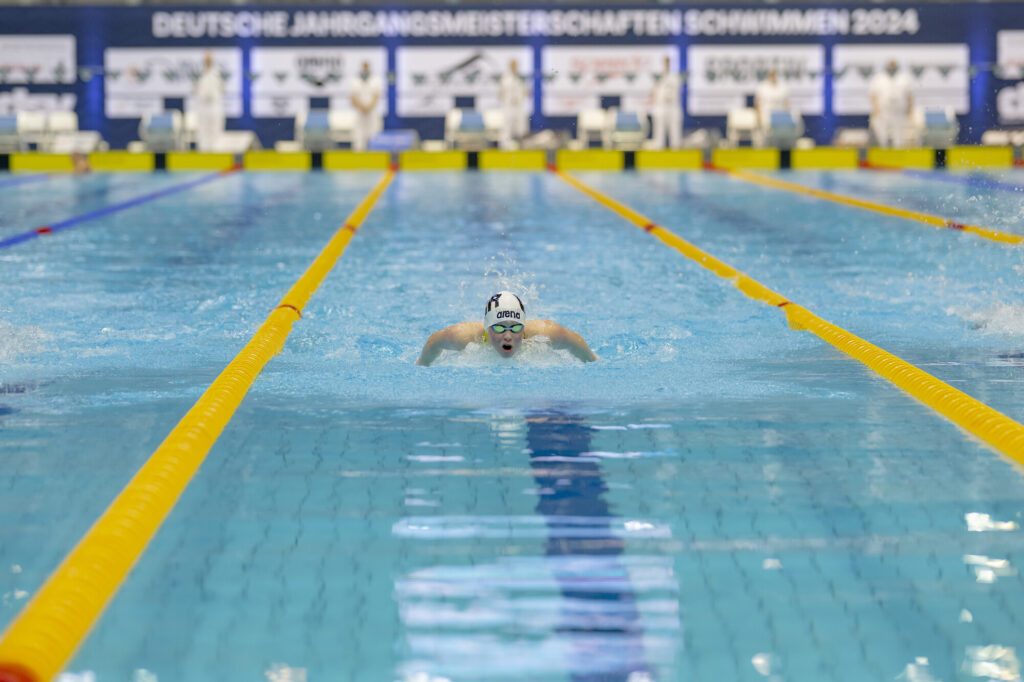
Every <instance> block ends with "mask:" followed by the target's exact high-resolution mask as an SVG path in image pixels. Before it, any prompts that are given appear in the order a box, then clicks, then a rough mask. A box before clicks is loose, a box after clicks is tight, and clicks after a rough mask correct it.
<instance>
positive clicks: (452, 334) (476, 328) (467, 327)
mask: <svg viewBox="0 0 1024 682" xmlns="http://www.w3.org/2000/svg"><path fill="white" fill-rule="evenodd" d="M444 331H445V333H447V334H448V335H449V338H452V339H457V340H459V341H465V342H466V343H469V342H470V341H480V340H481V339H482V338H483V336H484V325H483V322H456V323H455V324H453V325H452V326H450V327H445V329H444Z"/></svg>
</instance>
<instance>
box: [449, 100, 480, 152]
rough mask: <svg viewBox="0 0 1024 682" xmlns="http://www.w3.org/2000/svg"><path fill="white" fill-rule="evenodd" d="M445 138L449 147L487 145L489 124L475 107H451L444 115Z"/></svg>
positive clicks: (466, 147)
mask: <svg viewBox="0 0 1024 682" xmlns="http://www.w3.org/2000/svg"><path fill="white" fill-rule="evenodd" d="M444 140H445V145H446V146H447V147H448V148H449V149H483V148H485V147H487V126H486V124H485V123H484V117H483V114H481V113H480V112H479V111H476V110H475V109H450V110H449V111H448V113H447V114H445V117H444Z"/></svg>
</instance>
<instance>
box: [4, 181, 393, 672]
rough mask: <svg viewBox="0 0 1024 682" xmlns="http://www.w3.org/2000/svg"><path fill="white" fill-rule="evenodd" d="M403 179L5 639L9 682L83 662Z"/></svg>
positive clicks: (216, 385)
mask: <svg viewBox="0 0 1024 682" xmlns="http://www.w3.org/2000/svg"><path fill="white" fill-rule="evenodd" d="M393 177H394V172H393V171H389V172H388V173H387V174H386V175H385V176H384V177H383V178H381V180H380V181H379V182H378V183H377V184H376V186H374V188H373V189H372V190H371V191H370V193H369V194H368V195H366V197H365V198H364V199H363V200H362V202H361V203H360V204H359V206H357V207H356V209H355V210H354V211H353V212H352V214H351V215H350V216H349V217H348V220H346V221H345V224H344V225H343V226H342V227H341V228H340V229H339V230H338V231H337V232H336V233H335V234H334V236H333V237H332V238H331V240H330V242H328V244H327V246H325V247H324V249H323V251H321V252H320V254H319V255H318V256H317V257H316V259H315V260H314V261H313V262H312V264H311V265H310V266H309V268H308V269H307V270H306V272H305V273H303V275H302V277H300V278H299V279H298V280H297V281H296V282H295V284H294V285H293V286H292V288H291V289H290V290H289V291H288V293H287V294H285V296H284V298H282V299H281V302H280V304H279V305H278V306H277V307H276V308H275V309H274V310H273V311H272V312H271V313H270V315H269V316H268V317H267V319H266V321H264V323H263V325H262V326H261V327H260V328H259V330H257V331H256V333H255V334H254V335H253V337H252V339H250V341H249V343H247V344H246V345H245V348H243V349H242V350H241V352H239V353H238V355H237V356H235V358H234V360H232V361H231V362H230V363H229V364H228V366H227V367H225V368H224V371H222V372H221V373H220V376H218V377H217V378H216V379H215V380H214V382H213V383H212V384H211V385H210V387H209V388H207V389H206V392H205V393H203V395H202V396H201V397H200V398H199V400H198V401H196V403H195V405H193V407H192V409H190V410H189V411H188V412H187V413H186V414H185V416H184V417H183V418H182V419H181V421H180V422H178V425H177V426H175V427H174V429H173V430H172V431H171V432H170V434H168V436H167V438H165V439H164V441H163V443H161V444H160V446H159V447H158V448H157V449H156V451H155V452H154V453H153V454H152V455H151V456H150V458H149V460H148V461H147V462H146V463H145V464H144V465H143V466H142V468H141V469H140V470H139V471H138V473H136V474H135V476H134V477H133V478H132V480H131V481H130V482H129V483H128V485H127V486H125V488H124V490H122V491H121V493H120V494H119V495H118V496H117V498H116V499H115V500H114V501H113V502H112V503H111V505H110V506H109V507H108V508H107V510H106V511H105V512H104V513H103V515H102V516H101V517H100V518H99V519H98V520H97V521H96V523H95V524H94V525H93V527H92V528H91V529H90V530H89V532H88V533H86V534H85V536H84V537H83V538H82V539H81V540H80V541H79V543H78V545H77V546H76V547H75V548H74V550H72V551H71V553H70V554H68V556H67V557H66V558H65V559H64V562H63V563H62V564H61V565H60V566H59V567H58V568H57V570H56V571H55V572H54V573H53V574H52V575H51V576H50V577H49V579H48V580H47V581H46V583H45V584H44V585H43V587H42V588H41V589H40V590H39V591H38V592H37V593H36V595H35V597H34V598H33V599H32V601H31V602H29V603H28V605H26V607H25V608H24V610H22V612H21V613H20V614H19V615H18V617H17V618H16V619H15V620H14V621H13V622H12V623H11V624H10V626H9V627H8V628H7V631H6V632H5V633H4V635H3V638H2V639H0V680H2V681H3V682H22V681H24V682H43V681H45V680H50V679H52V678H54V677H55V676H56V675H57V674H58V673H60V671H61V670H62V669H63V668H64V666H65V665H66V664H67V662H68V661H69V660H70V659H71V656H72V655H74V653H75V651H76V650H77V649H78V646H79V645H80V644H81V642H82V640H84V639H85V637H86V635H87V634H88V633H89V630H90V629H91V628H92V626H93V624H94V623H95V622H96V620H97V619H98V618H99V616H100V614H101V613H102V612H103V609H104V608H106V605H107V603H108V602H109V601H110V599H111V598H112V597H113V596H114V594H115V593H116V592H117V590H118V588H119V587H120V586H121V583H122V582H123V581H124V579H125V577H126V576H127V575H128V572H129V571H130V570H131V568H132V567H133V566H134V565H135V562H136V561H137V560H138V558H139V557H140V556H141V555H142V553H143V551H145V549H146V546H147V545H148V544H149V541H150V540H151V539H152V537H153V535H154V534H155V533H156V531H157V530H158V529H159V528H160V526H161V524H162V523H163V521H164V519H165V518H166V517H167V515H168V514H169V513H170V511H171V509H172V508H173V507H174V505H175V503H176V502H177V501H178V498H179V497H180V496H181V493H182V492H183V491H184V490H185V488H186V486H188V484H189V482H190V481H191V480H192V477H193V475H194V474H195V473H196V471H197V470H198V469H199V466H200V465H201V464H202V463H203V460H204V459H205V458H206V455H207V453H208V452H209V451H210V448H211V447H213V444H214V442H216V440H217V438H218V437H219V436H220V434H221V432H222V431H223V430H224V427H225V426H226V425H227V423H228V421H229V420H230V419H231V417H232V415H233V414H234V413H235V410H236V409H237V408H238V406H239V404H241V402H242V399H243V398H244V397H245V394H246V393H247V392H248V390H249V387H250V386H251V385H252V383H253V382H254V381H255V380H256V377H257V376H258V375H259V373H260V372H261V371H262V370H263V367H264V366H265V365H266V364H267V362H269V361H270V359H271V358H272V357H273V356H274V355H275V354H276V353H277V352H278V351H280V350H281V348H283V347H284V343H285V340H286V339H287V338H288V334H289V333H290V332H291V330H292V325H293V324H294V323H295V321H296V320H298V319H299V318H301V317H302V314H301V311H302V309H303V307H304V306H305V304H306V303H307V302H308V301H309V298H310V296H312V295H313V292H314V291H316V289H317V287H319V286H320V284H321V282H323V280H324V278H325V277H326V276H327V274H328V273H329V272H330V270H331V268H333V267H334V264H335V263H336V262H337V261H338V259H339V258H340V257H341V255H342V253H344V251H345V247H346V246H348V243H349V241H351V239H352V237H353V235H355V233H356V230H358V229H359V226H360V225H361V224H362V223H363V221H364V220H365V218H366V216H367V215H368V214H369V213H370V211H371V210H372V209H373V206H374V204H375V203H376V202H377V199H378V198H379V197H380V195H381V194H382V193H383V192H384V190H386V189H387V187H388V185H389V184H390V183H391V180H392V179H393Z"/></svg>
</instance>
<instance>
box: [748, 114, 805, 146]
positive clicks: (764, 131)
mask: <svg viewBox="0 0 1024 682" xmlns="http://www.w3.org/2000/svg"><path fill="white" fill-rule="evenodd" d="M803 134H804V120H803V117H802V116H800V114H798V113H796V112H793V111H787V110H785V109H776V110H774V111H769V112H768V115H767V116H766V117H765V120H764V121H763V125H762V126H761V128H760V129H759V130H758V132H757V135H756V139H755V141H754V143H755V146H758V147H778V148H779V149H792V148H793V146H794V145H796V141H797V140H799V139H800V137H801V136H802V135H803Z"/></svg>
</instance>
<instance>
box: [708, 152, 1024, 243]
mask: <svg viewBox="0 0 1024 682" xmlns="http://www.w3.org/2000/svg"><path fill="white" fill-rule="evenodd" d="M726 172H727V173H728V174H729V176H730V177H733V178H737V179H738V180H745V181H747V182H750V183H753V184H755V185H761V186H763V187H771V188H772V189H781V190H784V191H787V192H796V193H797V194H805V195H807V196H811V197H814V198H816V199H824V200H825V201H833V202H835V203H837V204H843V205H844V206H853V207H854V208H862V209H864V210H866V211H874V212H876V213H881V214H883V215H888V216H895V217H897V218H904V219H906V220H916V221H917V222H919V223H924V224H925V225H930V226H932V227H936V228H940V229H948V230H957V231H960V232H969V233H971V234H973V235H976V236H978V237H981V238H983V239H990V240H992V241H994V242H1002V243H1004V244H1024V235H1019V234H1011V233H1009V232H1000V231H999V230H992V229H989V228H987V227H980V226H978V225H967V224H965V223H960V222H957V221H955V220H949V219H948V218H942V217H940V216H936V215H931V214H929V213H920V212H918V211H910V210H908V209H905V208H897V207H895V206H886V205H885V204H879V203H877V202H874V201H867V200H866V199H858V198H856V197H850V196H846V195H845V194H836V193H835V192H827V191H825V190H823V189H815V188H814V187H807V186H806V185H800V184H797V183H795V182H786V181H785V180H779V179H778V178H771V177H768V176H766V175H761V174H759V173H748V172H746V171H740V170H731V171H726Z"/></svg>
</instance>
